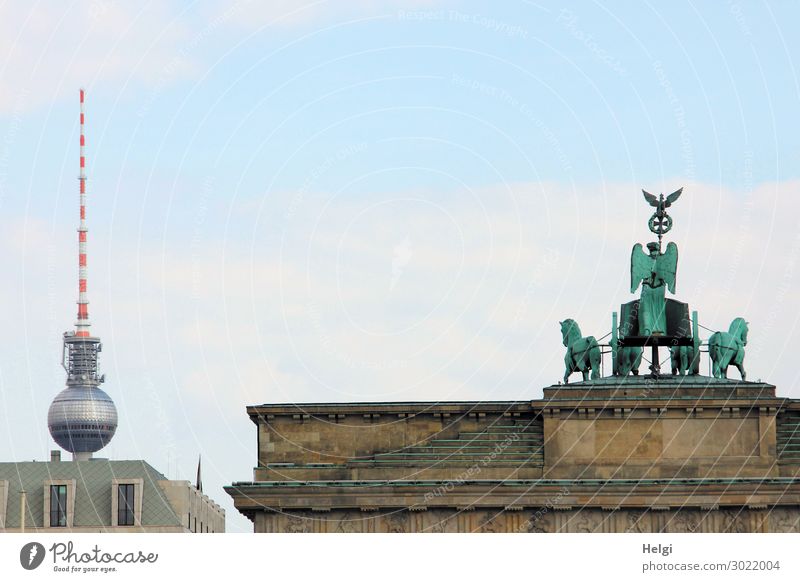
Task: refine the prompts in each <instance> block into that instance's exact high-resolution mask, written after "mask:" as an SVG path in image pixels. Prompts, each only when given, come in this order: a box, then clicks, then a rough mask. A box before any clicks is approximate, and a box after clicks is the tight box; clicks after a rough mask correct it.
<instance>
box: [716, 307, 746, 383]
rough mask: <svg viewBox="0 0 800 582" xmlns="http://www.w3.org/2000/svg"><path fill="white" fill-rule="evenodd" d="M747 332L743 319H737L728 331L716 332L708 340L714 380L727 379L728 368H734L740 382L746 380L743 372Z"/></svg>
mask: <svg viewBox="0 0 800 582" xmlns="http://www.w3.org/2000/svg"><path fill="white" fill-rule="evenodd" d="M747 331H748V329H747V322H746V321H745V320H744V318H742V317H737V318H736V319H734V320H733V321H732V322H731V326H730V328H728V331H718V332H716V333H714V334H712V335H711V337H710V338H708V354H709V355H710V356H711V362H712V364H713V372H714V377H715V378H727V377H728V366H736V367H737V368H738V369H739V374H741V375H742V380H745V379H746V378H747V375H746V373H745V371H744V346H746V345H747Z"/></svg>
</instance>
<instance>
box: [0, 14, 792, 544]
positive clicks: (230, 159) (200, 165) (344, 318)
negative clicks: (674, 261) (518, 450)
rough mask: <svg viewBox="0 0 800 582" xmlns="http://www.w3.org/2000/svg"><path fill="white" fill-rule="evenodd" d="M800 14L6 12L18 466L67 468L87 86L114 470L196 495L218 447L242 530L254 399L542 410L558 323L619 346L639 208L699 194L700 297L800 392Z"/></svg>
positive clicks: (762, 370)
mask: <svg viewBox="0 0 800 582" xmlns="http://www.w3.org/2000/svg"><path fill="white" fill-rule="evenodd" d="M565 6H566V7H565ZM798 21H800V8H799V7H798V5H797V4H796V3H794V2H770V3H766V2H761V3H744V2H720V3H711V2H704V3H692V2H670V3H658V4H657V3H652V2H651V3H625V4H624V5H622V4H619V5H613V6H607V5H604V4H601V3H594V2H585V3H572V4H567V5H564V4H563V3H558V4H556V3H553V4H545V3H541V4H537V3H530V2H522V1H516V0H514V1H510V2H503V3H492V2H457V1H450V2H448V1H443V2H438V1H435V0H431V1H417V2H399V1H393V0H376V1H368V0H342V1H339V2H323V1H321V2H315V3H308V4H304V3H303V2H290V1H288V0H280V1H274V2H269V3H260V2H244V1H242V2H238V3H223V2H212V1H207V2H185V3H177V2H173V3H170V2H164V3H154V2H151V3H136V4H134V3H123V2H110V3H106V2H93V3H80V2H72V3H68V2H65V3H60V2H58V3H57V2H39V3H34V4H30V3H22V2H10V3H6V4H4V5H3V6H2V7H1V8H0V210H1V211H2V215H3V217H4V222H5V225H6V226H5V228H4V229H3V234H2V235H0V238H2V241H3V243H2V244H3V247H4V252H3V253H2V260H0V266H2V268H3V270H4V272H5V273H6V274H7V277H6V280H7V283H6V285H5V286H4V288H3V289H0V299H2V301H3V303H4V304H5V305H7V306H10V309H9V310H7V318H6V327H7V329H10V330H17V331H18V332H19V333H12V334H4V338H3V339H2V340H1V341H2V343H1V344H0V348H2V350H0V354H1V355H0V390H1V392H0V395H1V396H2V403H0V404H2V408H1V409H0V410H2V412H0V414H1V415H4V424H5V425H6V427H7V428H6V430H7V431H8V435H7V436H8V443H9V446H8V449H0V453H2V455H0V456H2V458H3V459H7V458H11V459H28V458H42V459H43V458H46V456H47V451H48V449H50V448H52V446H53V443H52V442H51V441H50V438H49V435H48V434H47V431H46V429H45V417H46V412H47V406H48V405H49V402H50V400H51V399H52V397H53V396H54V395H55V394H56V393H57V391H58V390H60V389H61V387H62V386H63V372H62V371H61V369H60V368H59V367H58V354H59V340H60V333H61V332H62V331H63V330H65V329H68V328H70V327H71V325H72V323H73V319H74V313H73V312H74V303H73V302H74V290H75V286H76V282H75V279H76V273H75V271H76V269H74V268H73V265H74V255H75V252H76V249H75V244H74V228H75V226H76V222H77V180H75V177H76V175H77V155H78V153H77V131H78V126H77V121H78V116H77V109H78V87H80V86H84V87H86V89H87V92H88V93H87V109H88V114H87V119H88V124H89V125H88V130H87V131H88V156H89V165H88V167H89V175H90V187H89V188H90V190H89V191H90V209H89V224H90V235H89V236H90V298H91V301H92V304H91V312H92V317H93V320H94V324H95V327H94V331H95V332H96V333H97V334H99V335H100V336H101V337H102V338H103V339H104V340H105V342H106V349H105V350H104V352H103V365H104V369H105V371H106V373H107V374H108V377H109V382H108V384H107V387H108V392H109V393H110V394H111V395H112V396H113V397H114V398H115V400H116V402H117V405H118V407H119V408H120V417H121V419H122V421H121V424H120V430H119V432H118V434H117V436H116V437H115V440H114V442H113V443H112V444H111V445H110V447H109V449H108V451H109V455H110V456H115V457H117V458H138V457H143V458H146V459H148V460H151V462H152V463H153V464H154V465H156V466H157V467H158V468H160V469H161V470H162V471H165V472H169V473H170V476H171V477H172V476H175V475H178V476H181V477H182V478H191V475H192V473H193V470H194V463H195V460H196V458H197V454H198V453H200V452H202V453H203V457H204V459H206V463H207V467H206V469H205V470H206V472H207V474H208V477H206V478H205V482H206V485H207V487H211V488H212V490H211V492H212V496H213V497H214V498H215V499H216V500H217V501H220V502H223V503H225V506H226V508H227V510H228V518H229V527H230V529H232V530H242V531H244V530H247V529H248V527H249V526H248V522H246V520H244V519H242V518H240V517H239V516H238V514H236V512H235V510H233V508H232V506H230V504H228V503H227V496H226V495H225V494H224V493H223V492H222V490H221V486H222V485H223V484H226V483H229V482H230V481H233V480H240V479H248V478H249V477H250V470H251V466H252V465H253V464H254V461H255V435H254V431H253V427H252V424H251V423H250V422H249V421H248V420H247V419H246V417H245V414H244V407H245V405H247V404H252V403H257V402H267V401H275V402H293V401H310V400H318V401H327V400H342V401H346V400H354V399H359V400H409V399H425V400H437V399H470V398H475V399H479V398H503V399H511V398H532V397H536V396H537V395H539V394H541V387H542V386H543V385H546V384H550V383H552V382H554V381H556V380H557V379H558V378H559V377H560V375H561V373H562V370H561V366H562V365H563V364H562V357H563V353H562V346H561V345H560V336H559V335H558V327H557V322H558V321H559V320H560V319H563V318H565V317H574V318H575V319H577V320H578V321H579V322H580V323H581V325H582V327H583V329H584V332H585V333H592V334H594V335H596V336H598V337H599V336H602V335H604V334H605V333H606V331H607V328H608V327H609V325H610V323H609V322H610V312H611V311H612V310H613V309H614V308H615V307H616V305H618V304H619V303H621V302H625V301H628V300H629V299H630V298H631V296H630V294H629V293H628V289H627V288H626V287H627V282H626V281H625V279H626V277H627V274H626V270H627V260H628V257H629V253H630V247H631V245H632V244H633V243H635V242H646V241H647V240H648V238H649V236H650V235H649V233H648V232H647V230H646V227H645V223H646V220H647V217H648V216H649V210H648V208H647V207H646V206H645V204H644V202H643V201H642V200H641V195H640V194H639V188H642V187H644V188H647V189H648V190H650V191H653V192H659V191H662V190H663V191H665V192H666V191H669V192H671V191H672V190H674V189H675V188H677V187H679V186H681V185H684V186H686V190H685V194H684V196H683V198H682V199H681V200H680V202H679V203H678V204H676V206H675V209H674V212H673V216H674V217H675V224H676V226H675V229H674V231H673V233H671V236H672V237H673V240H676V241H677V242H678V244H679V246H680V248H681V263H680V267H679V284H678V294H677V297H678V298H679V299H682V300H684V301H688V302H689V303H690V304H691V305H692V306H693V307H695V308H697V309H699V310H700V312H701V315H700V317H701V321H702V322H705V324H706V325H708V326H709V327H712V328H714V329H725V328H727V326H728V323H729V322H730V320H731V319H733V318H734V317H736V316H739V315H743V316H745V317H747V318H748V320H749V321H750V322H751V324H752V325H751V330H752V331H751V336H750V337H751V344H752V347H751V348H750V351H749V352H748V353H749V356H748V358H749V360H748V361H750V362H752V364H751V365H750V369H751V373H752V374H753V378H754V379H755V378H757V377H763V379H765V380H769V381H772V382H774V383H776V384H778V385H779V387H780V390H781V392H782V393H783V394H786V395H791V394H794V395H795V396H797V389H796V388H795V381H796V379H797V378H796V376H797V374H796V372H795V370H794V367H793V366H792V365H791V363H790V362H788V361H787V357H786V354H787V353H789V352H790V351H791V349H793V348H792V346H794V345H797V340H798V339H800V338H798V331H797V316H796V314H795V311H796V309H795V306H796V305H797V301H798V299H800V297H798V294H797V292H796V291H795V288H796V277H797V276H796V274H795V270H796V269H795V262H796V258H797V255H798V253H799V252H800V245H798V239H797V237H796V232H797V226H796V222H797V221H796V219H795V217H794V213H795V211H796V210H797V209H798V203H797V192H798V185H800V176H798V168H800V132H798V131H797V128H798V127H799V126H800V125H799V124H798V121H800V119H798V118H799V117H800V80H799V78H798V74H797V72H798V71H797V68H798V66H800V65H799V63H798V58H797V57H798V55H800V40H798V38H797V35H796V34H795V31H794V29H793V28H792V25H793V23H796V22H798ZM20 395H21V396H22V397H21V398H20ZM31 426H34V427H37V426H38V427H40V428H41V430H39V431H38V432H36V431H35V437H34V438H31V437H30V434H29V432H26V431H27V429H26V428H25V427H31ZM148 429H149V430H148Z"/></svg>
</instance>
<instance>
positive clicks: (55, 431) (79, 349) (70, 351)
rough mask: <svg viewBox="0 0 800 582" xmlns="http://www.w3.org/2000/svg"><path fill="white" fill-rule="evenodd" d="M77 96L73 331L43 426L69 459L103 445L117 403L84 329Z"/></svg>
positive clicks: (96, 346) (96, 344) (95, 344)
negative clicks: (62, 379)
mask: <svg viewBox="0 0 800 582" xmlns="http://www.w3.org/2000/svg"><path fill="white" fill-rule="evenodd" d="M80 91H81V92H80V95H81V121H80V128H81V136H80V140H81V141H80V175H79V176H78V181H79V183H80V223H79V226H78V319H77V321H76V322H75V331H68V332H65V333H64V348H63V352H62V361H61V365H62V366H64V369H65V370H66V371H67V387H66V389H64V390H62V391H61V392H60V393H59V394H58V395H57V396H56V397H55V398H54V399H53V402H52V404H50V410H49V412H48V413H47V426H48V428H49V429H50V434H51V435H52V437H53V440H54V441H56V443H58V445H59V446H60V447H61V448H63V449H64V450H67V451H69V452H71V453H72V456H73V460H75V461H85V460H88V459H90V458H91V457H92V453H95V452H97V451H99V450H100V449H102V448H103V447H104V446H106V445H107V444H108V443H109V441H110V440H111V438H112V437H113V436H114V433H115V432H116V430H117V408H116V406H114V401H113V400H112V399H111V397H110V396H109V395H108V394H106V393H105V392H104V391H103V390H101V389H100V384H102V383H103V382H104V381H105V375H101V374H99V371H98V366H97V360H98V354H99V353H100V351H101V350H102V348H103V345H102V344H101V343H100V338H97V337H92V335H91V334H90V333H89V327H90V325H91V324H90V323H89V299H88V295H87V293H86V287H87V284H86V282H87V270H86V235H87V233H88V232H89V229H88V228H87V227H86V155H85V151H84V148H85V146H86V138H85V134H84V111H83V102H84V90H83V89H81V90H80Z"/></svg>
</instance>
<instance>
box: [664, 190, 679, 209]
mask: <svg viewBox="0 0 800 582" xmlns="http://www.w3.org/2000/svg"><path fill="white" fill-rule="evenodd" d="M681 192H683V188H678V189H677V190H675V192H673V193H672V194H670V195H669V196H667V203H666V204H665V205H664V206H669V205H671V204H672V203H673V202H675V201H676V200H677V199H678V198H680V197H681Z"/></svg>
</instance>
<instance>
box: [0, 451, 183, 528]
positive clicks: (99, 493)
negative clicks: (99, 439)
mask: <svg viewBox="0 0 800 582" xmlns="http://www.w3.org/2000/svg"><path fill="white" fill-rule="evenodd" d="M129 478H130V479H142V480H143V483H144V492H143V496H142V526H145V527H147V526H180V525H181V520H180V518H179V517H178V516H177V515H176V514H175V511H174V510H173V509H172V506H171V505H170V504H169V502H168V501H167V499H166V497H165V495H164V493H163V491H162V490H161V487H159V485H158V483H157V482H158V481H164V480H166V479H167V478H166V477H165V476H164V475H162V474H161V473H159V472H158V471H156V470H155V469H154V468H153V467H151V466H150V465H149V464H147V463H146V462H144V461H109V460H106V459H93V460H90V461H60V462H37V461H27V462H22V463H0V481H8V499H7V502H6V523H5V525H6V527H7V528H17V527H19V524H20V519H19V506H20V503H19V499H20V489H24V490H25V492H26V494H27V506H28V515H27V516H26V518H25V523H26V526H27V527H43V523H44V517H43V515H42V514H43V511H44V482H45V481H47V480H51V479H74V480H75V482H76V486H77V489H76V492H75V518H74V522H73V527H98V528H99V527H104V526H105V527H108V526H111V495H112V480H113V479H129Z"/></svg>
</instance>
